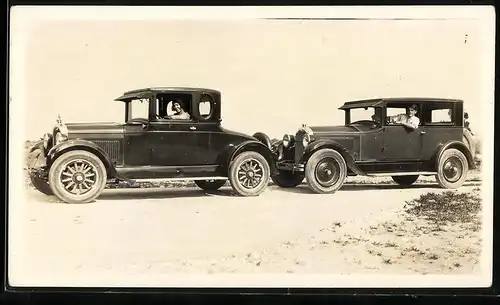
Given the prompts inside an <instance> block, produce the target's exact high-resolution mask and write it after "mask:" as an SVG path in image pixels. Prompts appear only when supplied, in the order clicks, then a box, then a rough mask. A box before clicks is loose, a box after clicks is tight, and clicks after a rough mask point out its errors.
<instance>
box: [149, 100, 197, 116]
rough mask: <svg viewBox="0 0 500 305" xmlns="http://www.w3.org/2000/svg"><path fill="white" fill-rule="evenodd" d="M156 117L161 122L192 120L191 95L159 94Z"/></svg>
mask: <svg viewBox="0 0 500 305" xmlns="http://www.w3.org/2000/svg"><path fill="white" fill-rule="evenodd" d="M156 101H157V105H156V117H157V119H159V120H192V109H191V101H192V98H191V95H190V94H159V95H158V96H157V100H156Z"/></svg>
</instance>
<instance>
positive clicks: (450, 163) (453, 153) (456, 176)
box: [436, 149, 469, 189]
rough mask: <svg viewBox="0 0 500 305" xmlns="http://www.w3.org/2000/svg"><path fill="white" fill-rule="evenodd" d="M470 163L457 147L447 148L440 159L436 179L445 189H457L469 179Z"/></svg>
mask: <svg viewBox="0 0 500 305" xmlns="http://www.w3.org/2000/svg"><path fill="white" fill-rule="evenodd" d="M468 171H469V163H468V162H467V158H466V157H465V155H464V154H463V153H462V152H461V151H459V150H457V149H447V150H445V151H444V152H443V154H442V155H441V157H440V159H439V163H438V168H437V175H436V181H437V182H438V184H439V186H440V187H442V188H445V189H456V188H458V187H460V186H461V185H462V184H463V183H464V182H465V180H466V179H467V173H468Z"/></svg>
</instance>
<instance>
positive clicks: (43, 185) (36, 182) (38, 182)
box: [30, 174, 54, 196]
mask: <svg viewBox="0 0 500 305" xmlns="http://www.w3.org/2000/svg"><path fill="white" fill-rule="evenodd" d="M30 179H31V183H32V184H33V186H34V187H35V188H36V189H37V190H38V191H39V192H40V193H42V194H44V195H48V196H52V195H54V192H52V189H51V188H50V185H49V183H48V182H47V180H44V179H42V178H40V177H37V176H36V175H33V174H30Z"/></svg>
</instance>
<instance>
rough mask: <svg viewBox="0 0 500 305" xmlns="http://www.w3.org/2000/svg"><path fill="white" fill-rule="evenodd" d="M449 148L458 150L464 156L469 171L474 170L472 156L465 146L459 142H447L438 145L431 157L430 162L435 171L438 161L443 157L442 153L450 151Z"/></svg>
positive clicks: (474, 165)
mask: <svg viewBox="0 0 500 305" xmlns="http://www.w3.org/2000/svg"><path fill="white" fill-rule="evenodd" d="M450 148H454V149H458V150H459V151H461V152H462V153H463V154H464V155H465V157H466V158H467V163H468V164H469V168H470V169H475V168H476V164H475V162H474V158H473V155H472V153H471V151H470V150H469V148H468V147H467V145H466V144H464V143H463V142H461V141H448V142H445V143H443V144H441V145H439V147H438V149H437V150H436V152H435V153H434V156H433V157H432V161H431V162H432V163H433V164H434V167H435V169H436V170H437V169H438V165H439V159H440V158H441V156H442V155H443V153H444V151H445V150H447V149H450Z"/></svg>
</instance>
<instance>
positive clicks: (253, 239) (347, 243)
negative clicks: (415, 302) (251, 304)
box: [11, 175, 481, 279]
mask: <svg viewBox="0 0 500 305" xmlns="http://www.w3.org/2000/svg"><path fill="white" fill-rule="evenodd" d="M478 180H479V179H478V178H477V177H476V176H474V175H472V176H471V177H470V180H469V181H468V182H466V183H465V185H464V186H463V187H462V188H460V189H459V190H458V192H471V191H473V189H477V188H478V187H479V186H480V181H478ZM390 181H391V180H390V178H389V179H377V180H376V181H375V180H373V179H372V180H366V179H359V178H350V179H349V181H348V183H347V184H346V185H344V187H343V188H342V189H341V190H340V191H338V192H337V193H336V194H332V195H316V194H311V193H310V192H309V191H308V189H307V187H306V186H305V185H302V186H299V187H298V188H296V189H293V190H284V189H280V188H278V187H276V186H270V187H269V188H268V190H267V191H266V192H265V193H264V194H263V195H261V196H259V197H254V198H240V197H239V198H235V197H233V195H232V192H231V190H230V188H229V187H224V188H222V189H221V190H220V191H218V192H215V193H212V194H207V193H205V192H204V191H202V190H199V189H196V188H189V187H188V188H155V189H108V190H105V192H104V194H103V195H102V196H101V197H99V198H98V201H96V202H95V203H91V204H84V205H67V204H63V203H59V202H58V200H57V199H56V198H55V197H51V196H45V195H42V194H41V193H38V192H37V191H35V190H34V189H31V188H30V189H27V197H28V200H26V201H25V202H19V203H17V204H20V205H22V209H21V210H22V211H24V212H23V215H22V219H21V222H22V223H21V224H20V227H22V228H23V235H22V236H24V238H23V239H22V242H20V245H21V246H20V247H19V248H16V249H11V251H13V252H12V254H13V255H14V256H15V258H17V259H19V260H16V261H20V262H23V263H22V265H17V266H15V267H16V268H17V269H13V270H17V271H18V272H21V273H22V272H25V273H22V274H29V275H30V277H32V278H33V279H35V278H38V279H43V278H44V277H47V276H50V275H56V274H57V275H58V276H68V277H73V278H74V277H75V276H79V275H83V274H86V275H87V276H88V275H89V274H91V275H95V276H97V275H98V274H101V275H102V274H115V275H117V276H119V275H120V274H123V275H131V274H137V275H165V274H169V273H176V272H182V273H204V274H207V273H221V272H230V273H240V272H243V273H267V272H269V273H325V274H326V273H343V274H345V273H350V274H352V273H363V274H366V273H372V272H378V273H387V274H392V273H394V274H412V273H416V274H427V273H438V274H463V273H475V272H479V269H478V268H479V264H478V260H479V255H480V248H481V239H480V230H479V229H478V228H477V227H476V228H473V227H472V226H471V225H467V224H463V225H460V224H456V225H449V226H441V227H440V228H436V227H435V226H432V225H431V224H430V223H428V222H427V221H425V220H423V219H418V218H415V217H410V216H409V215H406V214H405V213H403V212H402V208H403V207H404V205H405V201H408V200H412V199H414V198H416V197H418V196H419V195H421V194H423V193H426V192H442V191H444V190H442V189H439V188H438V187H437V184H435V182H434V180H433V179H432V178H425V179H423V180H420V181H417V183H416V184H415V185H414V186H412V187H411V188H407V189H402V188H399V187H398V186H396V185H394V184H393V183H391V182H390ZM369 182H371V183H369ZM374 182H376V184H375V183H374ZM26 272H27V273H26ZM21 273H20V274H21Z"/></svg>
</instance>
